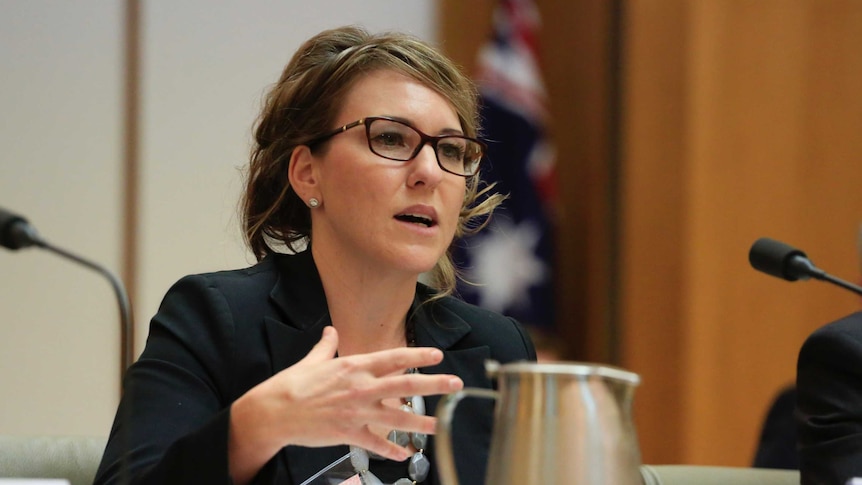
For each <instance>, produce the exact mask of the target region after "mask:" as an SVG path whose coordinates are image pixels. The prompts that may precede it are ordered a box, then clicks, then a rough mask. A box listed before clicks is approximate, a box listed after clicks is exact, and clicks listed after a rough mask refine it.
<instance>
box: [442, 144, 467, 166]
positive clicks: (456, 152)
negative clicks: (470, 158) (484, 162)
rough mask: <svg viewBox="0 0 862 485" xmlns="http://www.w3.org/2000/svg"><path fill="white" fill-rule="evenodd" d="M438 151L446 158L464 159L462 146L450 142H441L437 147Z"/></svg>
mask: <svg viewBox="0 0 862 485" xmlns="http://www.w3.org/2000/svg"><path fill="white" fill-rule="evenodd" d="M438 153H439V155H440V156H441V157H445V158H446V159H448V160H456V161H459V162H460V161H461V160H463V159H464V147H462V146H460V145H455V144H452V143H441V144H440V145H439V147H438Z"/></svg>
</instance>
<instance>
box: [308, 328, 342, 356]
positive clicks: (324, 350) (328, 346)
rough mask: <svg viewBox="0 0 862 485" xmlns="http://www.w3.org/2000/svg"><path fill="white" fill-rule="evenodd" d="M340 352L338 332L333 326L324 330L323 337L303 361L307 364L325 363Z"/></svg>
mask: <svg viewBox="0 0 862 485" xmlns="http://www.w3.org/2000/svg"><path fill="white" fill-rule="evenodd" d="M337 350H338V331H337V330H335V328H334V327H332V326H331V325H327V326H326V327H324V328H323V335H322V336H321V337H320V341H319V342H317V343H316V344H315V345H314V347H313V348H312V349H311V351H310V352H309V353H308V355H306V356H305V357H304V358H303V359H302V360H303V361H305V362H324V361H327V360H330V359H332V358H333V357H335V352H336V351H337Z"/></svg>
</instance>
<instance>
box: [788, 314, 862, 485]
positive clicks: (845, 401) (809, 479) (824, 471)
mask: <svg viewBox="0 0 862 485" xmlns="http://www.w3.org/2000/svg"><path fill="white" fill-rule="evenodd" d="M796 392H797V398H796V399H797V404H796V424H797V432H798V434H799V471H800V474H801V476H802V483H803V484H806V485H807V484H833V483H834V484H839V485H843V484H844V483H846V482H847V479H848V478H850V477H862V313H854V314H853V315H850V316H847V317H845V318H842V319H840V320H838V321H836V322H833V323H830V324H829V325H826V326H824V327H821V328H819V329H817V330H816V331H814V333H812V334H811V335H810V336H809V337H808V339H807V340H806V341H805V343H804V344H803V346H802V349H801V350H800V351H799V360H798V362H797V369H796Z"/></svg>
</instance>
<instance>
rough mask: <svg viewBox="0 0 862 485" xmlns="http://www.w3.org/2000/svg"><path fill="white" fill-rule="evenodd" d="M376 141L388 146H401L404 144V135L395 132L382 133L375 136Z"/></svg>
mask: <svg viewBox="0 0 862 485" xmlns="http://www.w3.org/2000/svg"><path fill="white" fill-rule="evenodd" d="M374 143H376V144H378V145H381V146H388V147H394V146H401V145H404V136H402V135H401V134H400V133H395V132H387V133H380V134H379V135H377V136H375V137H374Z"/></svg>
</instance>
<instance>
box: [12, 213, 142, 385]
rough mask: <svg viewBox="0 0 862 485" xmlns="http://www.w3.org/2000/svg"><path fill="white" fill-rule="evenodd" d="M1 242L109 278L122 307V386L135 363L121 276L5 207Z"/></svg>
mask: <svg viewBox="0 0 862 485" xmlns="http://www.w3.org/2000/svg"><path fill="white" fill-rule="evenodd" d="M0 245H2V246H3V247H5V248H7V249H10V250H12V251H17V250H18V249H23V248H28V247H38V248H42V249H45V250H48V251H51V252H52V253H54V254H57V255H60V256H62V257H64V258H66V259H69V260H72V261H74V262H76V263H78V264H80V265H82V266H85V267H87V268H90V269H91V270H93V271H96V272H97V273H100V274H101V275H102V276H104V277H105V278H107V280H108V281H109V282H110V283H111V287H112V288H113V290H114V294H115V296H116V299H117V305H118V306H119V310H120V354H121V358H120V389H122V388H123V387H122V385H123V382H122V380H123V375H124V374H125V373H126V369H128V368H129V366H130V365H132V340H131V335H132V317H131V311H130V304H129V297H128V295H127V294H126V289H125V287H124V286H123V283H122V282H121V281H120V279H119V278H117V276H116V275H114V274H113V273H112V272H110V271H109V270H108V269H107V268H105V267H103V266H101V265H99V264H96V263H94V262H92V261H89V260H87V259H84V258H82V257H80V256H78V255H76V254H72V253H70V252H69V251H66V250H65V249H62V248H59V247H56V246H54V245H52V244H50V243H48V242H47V241H45V240H44V239H43V238H42V237H41V236H39V233H38V232H37V231H36V228H35V227H33V226H32V225H31V224H30V223H29V222H27V219H24V218H23V217H21V216H19V215H17V214H13V213H11V212H9V211H7V210H5V209H3V208H2V207H0Z"/></svg>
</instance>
